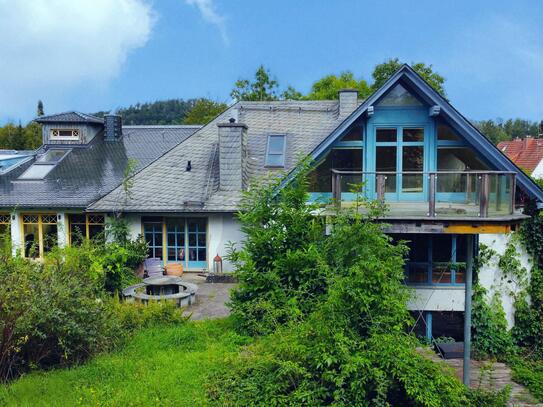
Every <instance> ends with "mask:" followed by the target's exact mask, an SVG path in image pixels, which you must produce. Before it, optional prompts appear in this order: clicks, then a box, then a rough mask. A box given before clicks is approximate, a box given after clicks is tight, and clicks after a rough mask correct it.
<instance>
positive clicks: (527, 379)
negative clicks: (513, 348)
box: [511, 358, 543, 402]
mask: <svg viewBox="0 0 543 407" xmlns="http://www.w3.org/2000/svg"><path fill="white" fill-rule="evenodd" d="M511 369H512V372H513V380H515V381H516V382H519V383H522V384H523V385H525V386H526V387H528V390H530V393H532V394H533V395H534V396H535V397H536V398H537V399H538V400H539V401H540V402H543V363H542V362H541V361H534V360H528V359H526V358H524V359H523V358H515V360H514V361H513V362H512V363H511Z"/></svg>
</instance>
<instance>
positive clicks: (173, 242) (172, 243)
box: [168, 233, 176, 247]
mask: <svg viewBox="0 0 543 407" xmlns="http://www.w3.org/2000/svg"><path fill="white" fill-rule="evenodd" d="M175 245H176V240H175V233H168V247H173V246H175Z"/></svg>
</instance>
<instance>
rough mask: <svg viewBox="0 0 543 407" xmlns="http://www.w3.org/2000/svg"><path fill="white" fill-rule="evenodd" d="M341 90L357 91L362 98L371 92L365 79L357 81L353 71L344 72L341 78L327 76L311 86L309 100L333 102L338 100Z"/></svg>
mask: <svg viewBox="0 0 543 407" xmlns="http://www.w3.org/2000/svg"><path fill="white" fill-rule="evenodd" d="M341 89H356V90H358V95H359V97H361V98H365V97H367V96H368V95H369V94H370V93H371V92H370V88H369V86H368V83H367V82H366V81H365V80H364V79H359V80H357V79H355V77H354V74H353V73H352V72H351V71H345V72H342V73H341V74H340V75H339V76H336V75H333V74H332V75H326V76H325V77H323V78H321V79H319V80H318V81H316V82H315V83H313V85H312V86H311V90H310V91H309V94H308V95H307V96H306V97H305V99H308V100H333V99H337V98H338V92H339V91H340V90H341Z"/></svg>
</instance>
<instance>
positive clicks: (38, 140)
mask: <svg viewBox="0 0 543 407" xmlns="http://www.w3.org/2000/svg"><path fill="white" fill-rule="evenodd" d="M41 144H42V133H41V125H39V124H38V123H35V122H30V123H28V124H27V125H26V126H22V125H21V124H20V123H19V124H18V125H15V124H13V123H8V124H6V125H5V126H3V127H0V149H8V150H9V149H12V150H35V149H36V148H38V147H39V146H41Z"/></svg>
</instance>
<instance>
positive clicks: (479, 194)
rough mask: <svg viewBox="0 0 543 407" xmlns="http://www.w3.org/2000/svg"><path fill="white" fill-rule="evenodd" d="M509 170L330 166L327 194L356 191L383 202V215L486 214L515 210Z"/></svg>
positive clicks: (344, 195) (345, 197)
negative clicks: (364, 169)
mask: <svg viewBox="0 0 543 407" xmlns="http://www.w3.org/2000/svg"><path fill="white" fill-rule="evenodd" d="M515 175H516V174H515V173H514V172H505V171H433V172H409V171H408V172H360V171H340V170H332V197H333V198H334V200H335V202H336V203H338V204H341V205H344V206H345V205H349V203H350V202H351V203H352V202H353V201H354V200H355V199H356V197H357V195H358V196H362V197H363V198H367V199H376V200H379V201H381V202H383V203H385V204H386V205H387V207H388V214H387V216H389V217H392V216H396V215H399V216H400V215H401V216H402V217H410V216H417V217H420V216H423V217H430V218H466V217H467V218H489V217H490V218H492V217H494V218H495V217H504V216H510V215H512V214H513V213H514V209H515Z"/></svg>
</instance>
